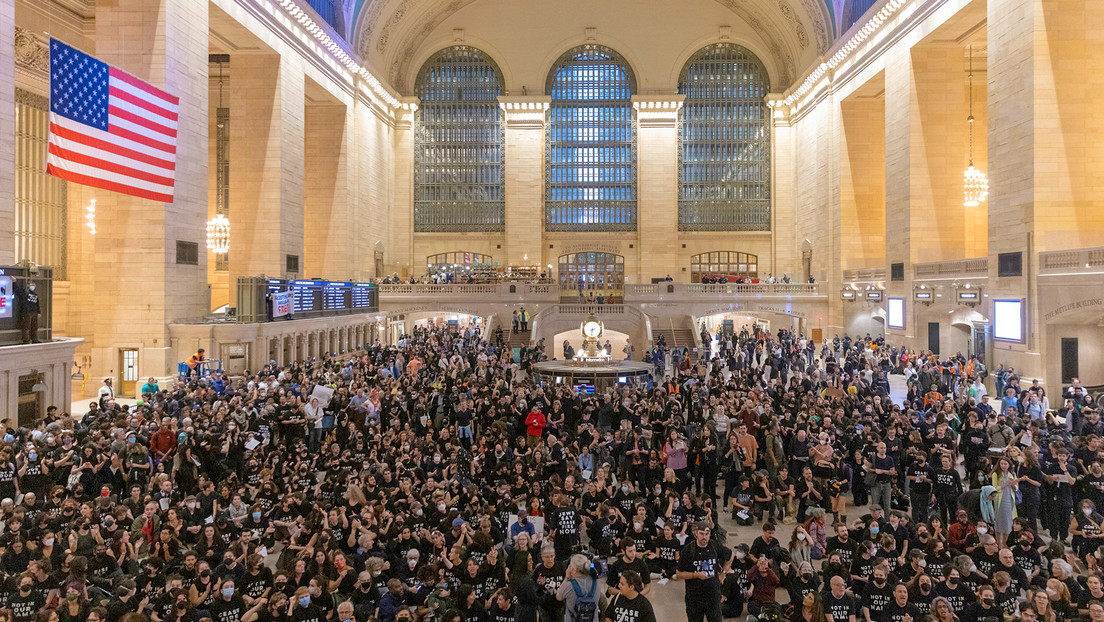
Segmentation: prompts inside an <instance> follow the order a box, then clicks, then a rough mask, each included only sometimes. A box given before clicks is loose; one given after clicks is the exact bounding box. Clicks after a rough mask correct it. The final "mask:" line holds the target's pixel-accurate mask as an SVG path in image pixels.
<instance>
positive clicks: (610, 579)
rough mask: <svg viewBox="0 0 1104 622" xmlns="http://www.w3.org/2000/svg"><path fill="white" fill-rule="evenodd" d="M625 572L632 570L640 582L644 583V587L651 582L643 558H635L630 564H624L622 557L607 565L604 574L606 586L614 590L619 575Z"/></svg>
mask: <svg viewBox="0 0 1104 622" xmlns="http://www.w3.org/2000/svg"><path fill="white" fill-rule="evenodd" d="M626 570H633V571H635V572H636V573H637V574H639V575H640V580H641V581H643V582H644V585H648V583H650V582H651V581H652V573H651V571H650V570H648V563H647V562H646V561H644V558H643V557H639V556H638V557H637V558H636V559H634V560H632V561H631V562H626V561H625V558H624V557H618V558H617V559H616V560H614V562H613V563H612V564H610V565H609V570H608V573H607V574H606V585H608V586H609V587H612V588H616V587H617V584H618V583H620V582H621V575H622V574H624V572H625V571H626Z"/></svg>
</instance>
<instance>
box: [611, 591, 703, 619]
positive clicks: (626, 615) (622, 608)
mask: <svg viewBox="0 0 1104 622" xmlns="http://www.w3.org/2000/svg"><path fill="white" fill-rule="evenodd" d="M718 594H719V593H718ZM718 598H719V595H718ZM605 617H607V618H610V619H611V620H613V621H614V622H656V617H655V612H654V611H653V610H652V603H650V602H648V599H647V598H644V597H643V596H640V595H639V594H638V595H637V596H636V598H633V599H631V600H630V599H628V598H625V597H624V596H617V597H615V598H613V599H611V600H610V604H609V606H608V607H606V613H605Z"/></svg>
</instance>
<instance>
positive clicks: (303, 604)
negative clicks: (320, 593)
mask: <svg viewBox="0 0 1104 622" xmlns="http://www.w3.org/2000/svg"><path fill="white" fill-rule="evenodd" d="M309 604H310V596H304V597H302V598H300V599H299V606H300V607H306V606H307V605H309Z"/></svg>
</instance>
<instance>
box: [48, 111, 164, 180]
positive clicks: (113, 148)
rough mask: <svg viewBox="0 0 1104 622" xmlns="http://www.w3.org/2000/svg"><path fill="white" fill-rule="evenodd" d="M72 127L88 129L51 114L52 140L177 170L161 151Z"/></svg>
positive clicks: (95, 130) (90, 130)
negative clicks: (73, 143)
mask: <svg viewBox="0 0 1104 622" xmlns="http://www.w3.org/2000/svg"><path fill="white" fill-rule="evenodd" d="M70 125H76V126H79V127H81V128H87V126H83V125H81V124H79V123H77V122H75V121H71V120H69V119H66V118H65V117H63V116H61V115H58V114H54V113H50V134H51V140H53V138H54V137H61V138H63V139H67V140H72V141H76V142H79V143H81V144H85V145H88V146H89V147H95V148H97V149H102V150H104V151H108V152H111V153H112V154H114V155H117V156H120V157H124V158H130V159H132V160H137V161H139V162H144V163H146V164H150V165H153V166H158V167H161V168H166V169H170V170H172V169H175V168H176V161H175V158H174V157H173V156H172V154H167V153H165V152H164V151H161V150H160V149H152V148H150V147H147V146H146V145H143V144H140V143H136V142H132V141H129V140H125V139H121V138H118V137H115V136H111V135H110V134H108V133H107V132H104V131H102V130H97V129H95V128H87V129H84V131H83V132H82V131H81V130H79V129H73V128H72V127H70ZM112 141H114V142H112Z"/></svg>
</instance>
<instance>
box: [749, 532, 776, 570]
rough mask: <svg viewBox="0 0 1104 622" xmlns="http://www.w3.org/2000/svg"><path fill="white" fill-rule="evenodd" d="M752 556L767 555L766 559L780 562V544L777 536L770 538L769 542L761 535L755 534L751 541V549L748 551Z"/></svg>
mask: <svg viewBox="0 0 1104 622" xmlns="http://www.w3.org/2000/svg"><path fill="white" fill-rule="evenodd" d="M748 552H749V553H751V555H752V557H755V558H756V559H758V558H760V557H763V556H764V555H766V556H767V559H769V560H771V561H774V562H779V563H780V562H782V561H783V560H782V545H781V544H780V543H779V542H778V538H772V539H771V541H770V543H767V541H766V540H764V539H763V536H756V538H755V539H754V540H752V542H751V549H750V550H749V551H748Z"/></svg>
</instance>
